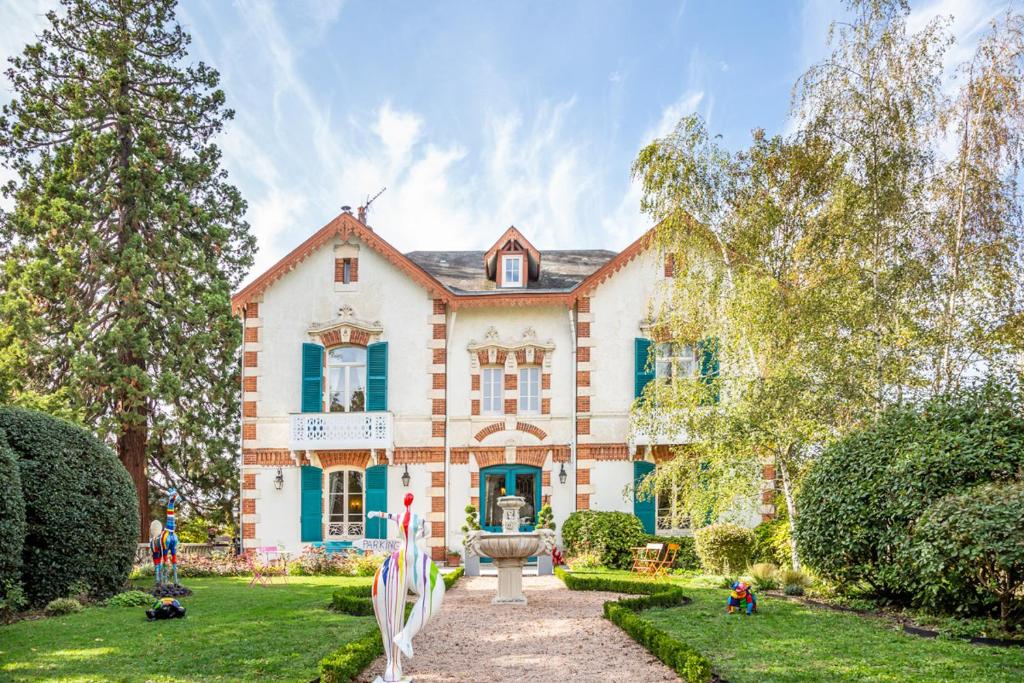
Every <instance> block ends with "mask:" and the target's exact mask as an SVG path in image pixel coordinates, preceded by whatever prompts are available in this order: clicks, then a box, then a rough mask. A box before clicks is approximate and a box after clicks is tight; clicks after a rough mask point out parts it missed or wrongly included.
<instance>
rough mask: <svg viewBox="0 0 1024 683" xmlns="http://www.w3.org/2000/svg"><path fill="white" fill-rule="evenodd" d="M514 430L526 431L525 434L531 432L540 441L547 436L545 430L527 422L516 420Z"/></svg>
mask: <svg viewBox="0 0 1024 683" xmlns="http://www.w3.org/2000/svg"><path fill="white" fill-rule="evenodd" d="M516 430H517V431H520V432H526V433H527V434H532V435H533V436H535V437H537V438H538V439H540V440H541V441H543V440H544V439H546V438H547V437H548V434H547V432H545V431H544V430H543V429H541V428H540V427H538V426H536V425H532V424H530V423H529V422H516Z"/></svg>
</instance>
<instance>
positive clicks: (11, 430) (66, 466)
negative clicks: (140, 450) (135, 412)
mask: <svg viewBox="0 0 1024 683" xmlns="http://www.w3.org/2000/svg"><path fill="white" fill-rule="evenodd" d="M0 429H3V430H4V431H5V432H6V434H7V442H8V443H9V444H10V447H11V450H12V451H14V453H15V456H16V457H17V460H18V467H19V471H20V475H21V486H22V491H23V494H24V498H25V520H26V525H27V529H26V536H25V548H24V553H23V559H24V565H23V567H22V577H23V581H24V584H25V590H26V592H27V593H28V597H29V599H30V600H31V601H32V602H33V603H34V604H37V605H45V604H46V603H48V602H50V601H51V600H53V599H54V598H60V597H64V596H66V595H68V594H69V592H70V590H71V587H72V586H73V585H76V584H78V585H80V584H85V585H87V586H89V589H90V591H91V593H92V594H93V596H94V597H98V598H103V597H107V596H109V595H113V594H114V593H116V592H117V591H118V590H119V589H121V588H122V587H123V586H124V583H125V580H126V579H127V578H128V572H129V571H130V570H131V567H132V560H133V558H134V556H135V547H136V542H137V540H138V529H139V512H138V507H137V503H136V498H135V487H134V486H133V485H132V480H131V477H129V475H128V472H127V470H125V468H124V466H123V465H121V462H120V461H119V460H118V459H117V456H115V455H114V453H113V452H112V451H111V450H110V449H109V448H107V447H106V446H104V445H103V444H102V443H101V442H100V441H99V440H98V439H97V438H96V437H95V436H93V435H92V434H90V433H89V432H87V431H86V430H84V429H82V428H81V427H78V426H76V425H73V424H71V423H70V422H66V421H64V420H61V419H59V418H55V417H51V416H49V415H45V414H43V413H39V412H36V411H32V410H25V409H21V408H0Z"/></svg>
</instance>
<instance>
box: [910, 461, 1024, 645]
mask: <svg viewBox="0 0 1024 683" xmlns="http://www.w3.org/2000/svg"><path fill="white" fill-rule="evenodd" d="M914 557H915V561H916V565H917V569H918V572H919V574H920V577H921V581H920V583H919V584H918V587H919V588H920V589H921V596H922V598H923V603H924V604H925V605H926V606H928V607H931V608H933V609H939V610H948V611H957V610H959V611H964V612H974V613H978V612H983V611H987V610H989V609H991V608H993V607H994V606H995V605H998V606H999V618H1000V619H1002V621H1003V624H1004V625H1005V626H1006V627H1007V629H1009V627H1010V626H1011V625H1012V624H1013V623H1015V622H1018V621H1024V482H1022V481H1012V482H1000V483H994V484H983V485H981V486H976V487H974V488H972V489H968V490H967V491H964V492H961V493H956V494H953V495H950V496H946V497H945V498H943V499H941V500H939V501H937V502H935V503H933V504H932V505H931V506H930V507H929V508H928V509H927V510H925V512H924V514H923V515H921V519H920V520H918V523H917V525H916V527H915V529H914Z"/></svg>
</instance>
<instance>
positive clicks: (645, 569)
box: [632, 543, 665, 574]
mask: <svg viewBox="0 0 1024 683" xmlns="http://www.w3.org/2000/svg"><path fill="white" fill-rule="evenodd" d="M664 548H665V544H664V543H648V544H647V545H645V546H640V547H637V548H633V569H632V571H634V572H636V573H637V574H650V573H651V572H652V571H653V570H654V566H655V563H657V561H658V557H659V556H660V555H661V553H662V551H663V550H664Z"/></svg>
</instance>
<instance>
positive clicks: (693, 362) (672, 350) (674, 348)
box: [654, 342, 700, 383]
mask: <svg viewBox="0 0 1024 683" xmlns="http://www.w3.org/2000/svg"><path fill="white" fill-rule="evenodd" d="M699 372H700V358H699V356H698V355H697V347H696V346H695V345H693V344H676V343H675V342H663V343H660V344H658V345H657V347H656V349H655V356H654V376H655V377H657V378H658V380H659V381H661V382H666V383H671V382H672V381H673V380H676V379H689V378H691V377H696V376H697V374H698V373H699Z"/></svg>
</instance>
